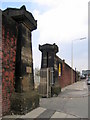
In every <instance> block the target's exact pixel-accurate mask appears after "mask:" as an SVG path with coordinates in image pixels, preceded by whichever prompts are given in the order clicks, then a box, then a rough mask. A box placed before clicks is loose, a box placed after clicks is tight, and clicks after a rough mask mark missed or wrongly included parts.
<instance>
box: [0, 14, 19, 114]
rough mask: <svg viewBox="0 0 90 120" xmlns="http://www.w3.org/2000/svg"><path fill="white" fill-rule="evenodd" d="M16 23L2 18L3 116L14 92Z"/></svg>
mask: <svg viewBox="0 0 90 120" xmlns="http://www.w3.org/2000/svg"><path fill="white" fill-rule="evenodd" d="M16 26H17V25H16V23H15V22H14V21H13V20H12V19H10V18H8V17H7V16H5V15H3V16H2V99H3V100H2V112H3V115H4V114H6V113H7V112H9V110H10V97H11V95H12V93H13V92H14V84H15V83H14V81H15V56H16V41H17V28H16Z"/></svg>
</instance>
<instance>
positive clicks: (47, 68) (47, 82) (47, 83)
mask: <svg viewBox="0 0 90 120" xmlns="http://www.w3.org/2000/svg"><path fill="white" fill-rule="evenodd" d="M48 80H49V78H48V68H47V98H48Z"/></svg>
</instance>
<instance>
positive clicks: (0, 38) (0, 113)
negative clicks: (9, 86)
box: [0, 10, 2, 117]
mask: <svg viewBox="0 0 90 120" xmlns="http://www.w3.org/2000/svg"><path fill="white" fill-rule="evenodd" d="M1 116H2V11H1V10H0V117H1Z"/></svg>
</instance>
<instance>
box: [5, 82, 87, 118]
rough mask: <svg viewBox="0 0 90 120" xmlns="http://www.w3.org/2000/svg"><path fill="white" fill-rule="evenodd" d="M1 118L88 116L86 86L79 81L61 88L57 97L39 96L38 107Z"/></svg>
mask: <svg viewBox="0 0 90 120" xmlns="http://www.w3.org/2000/svg"><path fill="white" fill-rule="evenodd" d="M3 118H9V119H10V118H13V119H15V120H17V119H18V118H19V119H20V118H21V119H25V118H32V119H35V118H37V119H38V118H48V119H50V118H64V119H65V118H88V87H87V84H86V81H85V80H83V81H79V82H76V83H74V84H72V85H69V86H67V87H65V88H63V89H62V92H61V93H60V94H59V95H58V97H52V98H41V99H40V107H38V108H36V109H34V110H32V111H31V112H29V113H27V114H25V115H8V116H4V117H3Z"/></svg>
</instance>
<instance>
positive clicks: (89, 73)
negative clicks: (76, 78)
mask: <svg viewBox="0 0 90 120" xmlns="http://www.w3.org/2000/svg"><path fill="white" fill-rule="evenodd" d="M82 75H84V76H90V70H82Z"/></svg>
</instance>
